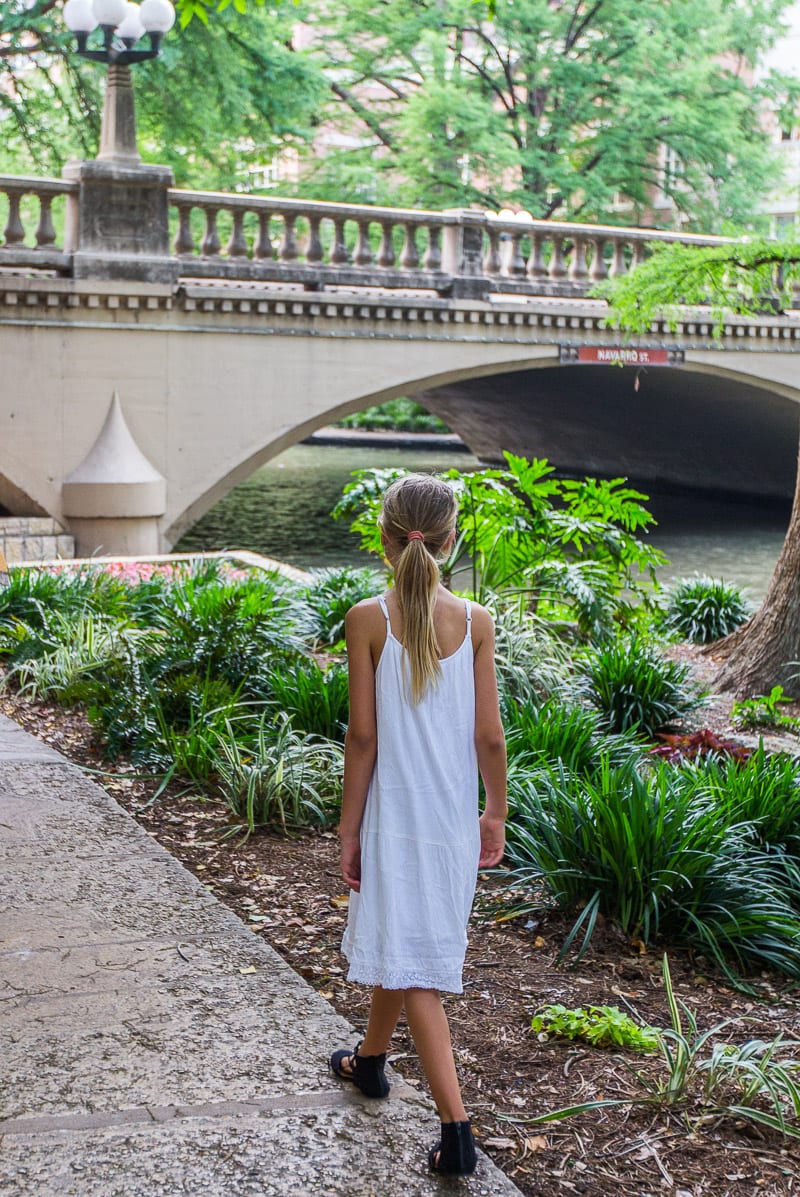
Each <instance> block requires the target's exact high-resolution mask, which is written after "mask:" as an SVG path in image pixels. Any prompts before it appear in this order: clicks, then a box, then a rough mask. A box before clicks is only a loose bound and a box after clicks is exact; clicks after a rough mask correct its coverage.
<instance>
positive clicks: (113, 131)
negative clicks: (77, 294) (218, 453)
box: [63, 0, 177, 283]
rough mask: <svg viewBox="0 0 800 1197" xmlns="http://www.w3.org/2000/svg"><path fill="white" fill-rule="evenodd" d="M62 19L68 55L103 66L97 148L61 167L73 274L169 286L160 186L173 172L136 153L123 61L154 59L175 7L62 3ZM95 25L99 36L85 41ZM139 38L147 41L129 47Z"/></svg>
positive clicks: (115, 0)
mask: <svg viewBox="0 0 800 1197" xmlns="http://www.w3.org/2000/svg"><path fill="white" fill-rule="evenodd" d="M64 20H65V22H66V24H67V26H68V28H69V29H70V30H71V31H72V32H73V33H74V34H75V38H76V41H77V48H76V52H77V53H78V54H79V55H80V56H81V57H82V58H88V59H89V60H90V61H92V62H101V63H105V64H106V65H107V66H108V76H107V79H106V91H105V100H104V102H103V122H102V126H101V132H100V150H99V153H98V155H97V157H96V158H95V159H94V160H93V161H92V162H68V163H67V165H66V166H65V167H64V172H63V173H64V176H65V178H68V179H74V180H77V181H78V182H79V183H80V185H81V186H80V192H79V194H78V195H77V196H76V197H74V198H73V197H70V201H69V203H68V209H67V231H66V237H65V244H66V248H67V250H68V252H70V253H72V265H73V277H75V278H127V279H131V280H134V281H144V282H154V283H172V282H174V280H175V278H176V277H177V270H176V267H175V264H174V263H173V262H172V261H171V259H170V257H169V235H168V208H167V189H168V188H169V187H170V186H171V185H172V182H173V176H172V171H171V170H170V169H169V167H166V166H151V165H148V164H145V163H143V162H142V160H141V157H140V155H139V148H138V146H137V143H136V114H135V110H134V100H133V84H132V81H131V73H130V66H131V64H132V63H136V62H144V61H145V60H147V59H149V58H156V57H158V54H159V52H160V48H161V41H162V38H163V37H164V34H165V33H168V32H169V30H170V29H171V28H172V26H173V24H174V23H175V9H174V8H173V6H172V4H171V3H170V2H169V0H142V3H141V4H134V3H132V2H130V0H67V3H66V4H65V6H64ZM95 30H98V31H99V34H100V37H99V38H98V37H95V38H94V39H93V38H92V35H93V34H94V33H95ZM144 38H147V41H148V43H149V44H148V45H144V44H143V45H142V46H141V47H138V48H137V43H139V42H142V39H144ZM92 40H93V41H94V43H95V45H94V46H92V45H91V41H92Z"/></svg>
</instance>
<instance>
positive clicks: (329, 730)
mask: <svg viewBox="0 0 800 1197" xmlns="http://www.w3.org/2000/svg"><path fill="white" fill-rule="evenodd" d="M264 685H265V690H266V695H267V702H268V704H269V706H270V707H271V708H272V709H273V710H274V711H276V712H277V711H283V712H285V714H286V717H287V719H288V720H289V722H290V723H291V725H292V727H293V728H295V729H296V730H297V731H300V732H306V733H308V734H310V735H316V736H323V737H324V738H325V739H328V740H343V739H344V733H345V731H346V730H347V714H348V689H347V666H346V665H343V664H339V663H334V664H332V665H330V666H328V668H327V669H321V668H320V666H319V665H318V664H317V662H316V661H314V660H313V659H311V658H308V657H301V658H300V659H299V660H298V661H295V662H294V663H293V664H291V665H290V664H285V665H281V666H280V668H278V669H272V670H270V671H269V672H268V673H267V674H266V675H265V678H264Z"/></svg>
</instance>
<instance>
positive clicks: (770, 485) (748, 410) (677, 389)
mask: <svg viewBox="0 0 800 1197" xmlns="http://www.w3.org/2000/svg"><path fill="white" fill-rule="evenodd" d="M417 398H418V399H419V401H420V402H422V403H424V404H425V406H426V407H428V408H429V409H430V410H431V411H432V412H434V413H435V414H436V415H438V416H440V417H441V418H442V419H443V420H445V421H446V422H447V423H448V424H450V426H451V427H452V428H453V429H454V431H456V432H458V433H459V434H460V435H461V437H462V438H463V439H464V440H465V441H466V443H467V444H468V445H469V446H470V448H471V449H472V451H473V452H474V453H476V454H477V455H478V456H479V457H480V458H481V459H482V460H485V461H496V460H499V459H501V457H502V453H503V450H505V449H509V450H511V451H512V452H515V453H520V454H522V455H524V456H527V457H531V456H535V457H547V458H548V459H549V460H550V461H551V462H552V463H553V465H555V466H556V467H557V468H558V469H559V470H560V471H564V472H567V473H579V474H584V473H585V474H590V475H602V476H610V475H613V476H617V475H623V476H625V477H629V478H634V479H636V480H638V481H642V482H647V483H649V484H656V485H658V486H662V487H663V486H667V487H671V486H675V487H688V488H692V489H700V490H708V491H716V492H725V493H730V494H744V495H751V496H764V497H770V498H786V497H789V496H791V494H792V492H793V488H794V481H795V469H796V464H797V443H798V407H797V404H796V403H794V402H792V401H791V400H789V399H787V398H785V397H783V396H782V395H779V394H775V393H774V392H773V391H771V390H769V389H767V388H764V387H758V386H755V385H751V384H749V383H746V382H743V381H741V380H738V379H732V378H728V377H719V376H718V375H715V374H709V373H700V372H696V371H692V370H691V369H690V368H689V367H684V368H681V369H650V370H641V371H637V370H636V369H635V368H634V367H628V366H624V367H609V366H591V365H575V366H550V367H542V368H541V369H535V370H525V371H520V372H518V373H514V374H503V375H500V376H498V377H494V378H479V379H469V380H466V381H463V382H459V383H457V384H454V385H450V386H445V387H438V388H435V389H432V390H429V391H426V392H423V393H422V394H420V395H418V396H417Z"/></svg>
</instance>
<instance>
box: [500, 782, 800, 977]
mask: <svg viewBox="0 0 800 1197" xmlns="http://www.w3.org/2000/svg"><path fill="white" fill-rule="evenodd" d="M511 791H512V806H513V812H514V815H513V819H512V821H511V825H510V827H509V847H508V857H509V860H510V863H511V869H510V873H509V876H508V879H507V884H508V891H509V897H508V899H507V902H506V912H507V914H509V915H513V914H519V913H523V912H529V911H534V910H539V909H541V907H542V906H547V905H555V906H557V907H559V908H561V909H564V910H565V911H568V912H570V911H571V912H574V913H575V916H576V917H575V921H574V923H573V925H572V928H571V930H570V931H569V933H568V935H567V937H566V939H565V942H564V945H563V947H562V953H561V954H562V957H563V956H564V955H565V954H566V953H567V952H568V951H569V950H570V948H571V947H572V946H573V945H577V946H578V955H579V956H580V955H581V954H582V953H583V952H584V951H585V949H586V947H587V946H588V944H589V942H590V941H591V938H592V936H593V934H594V932H595V929H596V927H597V924H598V920H599V919H600V918H601V917H602V918H603V919H607V920H611V921H613V922H614V923H615V924H616V925H617V926H619V927H620V928H621V930H622V931H623V932H624V933H625V934H626V935H627V936H628V937H629V938H630V939H631V940H633V941H638V942H640V943H641V944H643V945H645V946H650V947H652V946H654V945H655V944H657V943H659V942H666V943H670V944H674V945H680V946H681V947H685V948H688V949H689V950H693V951H695V952H702V953H703V955H705V956H706V957H707V958H708V959H709V960H710V961H713V962H714V964H715V965H717V966H718V967H719V968H720V969H721V970H722V971H723V972H724V973H725V974H726V976H727V977H728V978H729V979H731V980H732V981H734V983H737V984H738V983H740V982H741V978H742V976H743V975H744V974H746V973H748V972H750V971H753V970H757V969H761V968H765V967H766V968H773V969H776V970H777V971H780V972H784V973H786V974H788V975H789V976H793V977H798V976H800V921H798V917H797V910H796V909H795V908H794V905H793V902H792V895H791V892H790V889H789V887H788V885H787V870H786V862H785V857H784V856H783V855H782V854H780V853H776V852H775V851H768V850H766V848H765V847H764V846H762V844H761V842H760V841H759V835H758V823H756V822H751V821H747V820H745V819H744V818H743V817H742V815H743V814H744V813H745V812H744V811H741V812H740V811H739V810H738V808H737V807H736V806H734V807H733V809H731V808H730V807H728V806H726V805H724V804H722V803H720V802H718V801H714V800H713V799H712V796H711V795H710V793H709V790H708V787H706V788H705V789H704V787H703V777H702V774H701V772H700V770H698V769H696V768H687V769H685V770H680V769H674V768H672V767H671V766H669V765H666V764H658V765H657V766H656V767H655V768H651V769H649V770H648V771H646V772H640V771H639V770H638V769H637V767H636V762H635V761H633V760H632V761H630V762H628V763H627V764H625V765H623V766H620V767H614V766H613V765H611V764H610V763H609V762H608V761H607V760H606V761H604V762H603V763H602V765H601V767H600V768H599V769H598V770H597V771H596V772H595V773H594V774H593V775H591V776H586V775H583V776H578V775H575V774H572V773H570V772H569V771H568V770H567V769H565V768H564V767H563V766H559V767H553V768H550V769H542V770H540V771H539V772H538V773H537V774H536V776H535V777H533V778H529V779H528V780H517V779H514V781H513V783H512V786H511ZM798 863H800V862H798Z"/></svg>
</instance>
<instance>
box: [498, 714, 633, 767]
mask: <svg viewBox="0 0 800 1197" xmlns="http://www.w3.org/2000/svg"><path fill="white" fill-rule="evenodd" d="M502 713H503V723H504V726H505V729H506V742H507V746H508V757H509V761H510V763H511V768H512V770H513V772H514V775H515V776H524V774H525V773H526V772H528V773H530V772H532V771H534V770H536V769H538V768H541V767H542V766H548V765H553V764H561V765H563V766H564V767H565V768H566V769H568V770H569V771H570V772H571V773H573V774H576V775H580V774H583V773H590V772H592V771H593V770H594V769H596V768H598V767H599V765H600V762H601V761H602V760H603V759H605V760H609V759H611V760H613V762H614V763H616V764H622V763H623V761H624V760H626V759H627V758H629V757H630V756H631V755H639V754H640V753H641V749H640V747H639V746H638V744H637V742H636V740H635V739H634V737H633V736H630V735H627V736H610V735H608V734H606V733H605V732H604V730H603V728H602V726H601V719H600V715H599V714H598V712H597V711H593V710H592V709H591V708H589V707H585V706H579V705H577V704H575V703H570V702H566V701H563V700H561V699H558V698H550V699H548V700H547V701H546V702H543V703H540V704H538V705H537V704H535V703H532V702H528V703H524V704H523V703H519V702H509V701H504V703H503V706H502Z"/></svg>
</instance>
